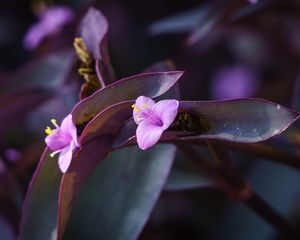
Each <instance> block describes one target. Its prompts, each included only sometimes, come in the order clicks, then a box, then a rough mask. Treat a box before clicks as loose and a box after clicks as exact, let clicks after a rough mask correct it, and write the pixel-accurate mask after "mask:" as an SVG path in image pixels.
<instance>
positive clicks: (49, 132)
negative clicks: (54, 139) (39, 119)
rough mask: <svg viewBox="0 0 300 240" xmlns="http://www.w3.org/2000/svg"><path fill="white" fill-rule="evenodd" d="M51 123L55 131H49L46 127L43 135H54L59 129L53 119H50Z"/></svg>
mask: <svg viewBox="0 0 300 240" xmlns="http://www.w3.org/2000/svg"><path fill="white" fill-rule="evenodd" d="M51 123H52V124H53V125H54V127H56V129H51V128H50V127H49V126H47V128H46V129H45V133H46V134H47V135H50V134H52V133H55V132H56V131H57V128H58V127H59V126H58V125H57V122H56V120H55V119H51Z"/></svg>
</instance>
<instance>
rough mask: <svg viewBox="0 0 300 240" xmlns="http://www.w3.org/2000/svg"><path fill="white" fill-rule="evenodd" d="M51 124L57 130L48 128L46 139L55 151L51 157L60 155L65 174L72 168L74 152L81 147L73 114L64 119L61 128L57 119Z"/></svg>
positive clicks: (60, 163) (59, 160)
mask: <svg viewBox="0 0 300 240" xmlns="http://www.w3.org/2000/svg"><path fill="white" fill-rule="evenodd" d="M51 122H52V124H53V125H54V126H55V129H53V130H52V129H51V128H50V127H47V128H46V130H45V132H46V133H47V134H48V136H47V137H46V138H45V142H46V144H47V146H48V147H49V148H50V149H51V150H53V151H54V152H53V153H51V156H54V155H55V154H57V153H59V158H58V165H59V168H60V170H61V171H62V172H63V173H65V172H66V171H67V170H68V167H69V166H70V163H71V160H72V155H73V150H74V149H75V148H76V147H79V146H80V145H79V143H78V140H77V130H76V127H75V125H74V123H73V121H72V115H71V114H69V115H68V116H67V117H65V118H64V119H63V121H62V123H61V126H58V125H57V123H56V120H55V119H52V120H51Z"/></svg>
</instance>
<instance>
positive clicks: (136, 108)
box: [131, 104, 141, 113]
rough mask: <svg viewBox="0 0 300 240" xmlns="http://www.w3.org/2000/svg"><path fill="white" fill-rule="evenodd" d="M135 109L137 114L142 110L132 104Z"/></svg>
mask: <svg viewBox="0 0 300 240" xmlns="http://www.w3.org/2000/svg"><path fill="white" fill-rule="evenodd" d="M131 107H132V108H133V109H134V111H136V112H137V113H139V112H140V111H141V110H140V109H139V108H138V107H137V106H136V104H132V106H131Z"/></svg>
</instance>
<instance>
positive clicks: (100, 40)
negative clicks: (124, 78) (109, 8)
mask: <svg viewBox="0 0 300 240" xmlns="http://www.w3.org/2000/svg"><path fill="white" fill-rule="evenodd" d="M80 29H81V30H80V32H81V36H82V38H83V40H84V42H85V44H86V45H87V48H88V50H89V52H91V54H92V55H93V57H94V58H95V60H96V64H95V68H96V72H97V75H98V78H99V79H103V80H104V82H112V81H114V80H115V74H114V71H113V69H112V66H111V63H110V58H109V53H108V48H107V31H108V22H107V20H106V18H105V16H104V15H103V14H102V13H101V12H100V11H99V10H97V9H95V8H93V7H91V8H90V9H89V10H88V12H87V14H86V15H85V17H84V19H83V20H82V23H81V26H80Z"/></svg>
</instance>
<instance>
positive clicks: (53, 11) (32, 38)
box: [23, 6, 74, 49]
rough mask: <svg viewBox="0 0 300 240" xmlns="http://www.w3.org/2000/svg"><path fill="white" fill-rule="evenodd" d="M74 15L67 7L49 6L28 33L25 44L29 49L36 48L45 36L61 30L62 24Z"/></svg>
mask: <svg viewBox="0 0 300 240" xmlns="http://www.w3.org/2000/svg"><path fill="white" fill-rule="evenodd" d="M73 17H74V14H73V12H72V10H71V9H69V8H67V7H61V6H60V7H50V8H47V9H46V10H44V11H43V12H41V14H40V15H39V22H38V23H36V24H34V25H33V26H32V27H31V28H30V29H29V30H28V32H27V33H26V36H25V38H24V42H23V43H24V46H25V47H26V48H27V49H34V48H36V47H37V46H38V45H39V44H40V43H41V41H42V40H43V39H44V38H45V37H47V36H50V35H53V34H55V33H57V32H59V31H60V30H61V28H62V26H63V25H65V24H66V23H68V22H70V21H71V20H72V19H73Z"/></svg>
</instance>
